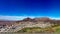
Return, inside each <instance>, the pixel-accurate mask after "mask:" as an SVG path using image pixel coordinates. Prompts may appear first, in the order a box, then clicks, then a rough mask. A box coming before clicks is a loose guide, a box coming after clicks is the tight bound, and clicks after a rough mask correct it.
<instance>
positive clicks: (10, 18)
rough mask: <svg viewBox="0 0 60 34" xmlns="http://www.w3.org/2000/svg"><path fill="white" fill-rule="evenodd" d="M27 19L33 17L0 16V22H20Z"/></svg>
mask: <svg viewBox="0 0 60 34" xmlns="http://www.w3.org/2000/svg"><path fill="white" fill-rule="evenodd" d="M27 17H30V18H34V17H33V16H1V15H0V20H22V19H24V18H27Z"/></svg>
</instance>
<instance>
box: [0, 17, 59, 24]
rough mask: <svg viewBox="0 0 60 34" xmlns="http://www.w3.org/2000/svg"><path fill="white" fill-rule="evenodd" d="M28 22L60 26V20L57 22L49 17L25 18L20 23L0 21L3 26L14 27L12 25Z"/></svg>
mask: <svg viewBox="0 0 60 34" xmlns="http://www.w3.org/2000/svg"><path fill="white" fill-rule="evenodd" d="M26 22H28V23H29V22H31V24H32V23H41V22H43V23H48V22H49V23H51V24H52V23H53V24H60V20H55V19H50V18H48V17H41V18H33V19H31V18H29V17H28V18H25V19H23V20H19V21H8V20H0V25H3V24H7V25H12V24H16V23H23V24H24V23H26Z"/></svg>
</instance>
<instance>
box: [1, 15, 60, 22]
mask: <svg viewBox="0 0 60 34" xmlns="http://www.w3.org/2000/svg"><path fill="white" fill-rule="evenodd" d="M27 17H29V18H41V17H47V16H0V20H13V21H16V20H22V19H24V18H27ZM47 18H50V19H56V20H60V18H59V17H47Z"/></svg>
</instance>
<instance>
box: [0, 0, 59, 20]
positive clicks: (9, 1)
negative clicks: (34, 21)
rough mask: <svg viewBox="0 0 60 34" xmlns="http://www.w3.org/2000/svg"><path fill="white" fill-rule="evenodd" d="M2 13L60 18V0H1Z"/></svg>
mask: <svg viewBox="0 0 60 34" xmlns="http://www.w3.org/2000/svg"><path fill="white" fill-rule="evenodd" d="M0 15H1V16H3V19H4V17H5V16H11V17H12V16H23V17H25V16H27V17H28V16H34V17H37V16H48V17H55V18H60V0H0ZM5 18H6V17H5ZM8 18H9V19H10V17H8ZM6 19H7V18H6ZM11 19H13V18H11ZM14 19H16V17H15V18H14ZM20 19H21V18H20Z"/></svg>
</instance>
